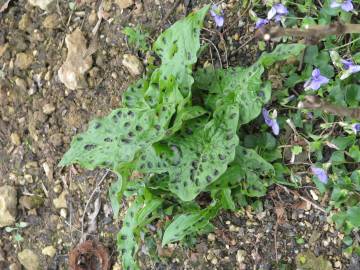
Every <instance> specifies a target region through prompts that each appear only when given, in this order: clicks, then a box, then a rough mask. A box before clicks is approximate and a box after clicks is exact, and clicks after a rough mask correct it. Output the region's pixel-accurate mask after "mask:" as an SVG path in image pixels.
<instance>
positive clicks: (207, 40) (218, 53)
mask: <svg viewBox="0 0 360 270" xmlns="http://www.w3.org/2000/svg"><path fill="white" fill-rule="evenodd" d="M200 39H201V40H204V41H205V42H207V43H209V44H210V45H212V46H213V47H214V49H215V51H216V54H217V56H218V58H219V62H220V68H223V65H222V61H221V56H220V52H219V50H218V48H217V47H216V45H215V44H214V42H212V41H211V40H210V39H207V38H200Z"/></svg>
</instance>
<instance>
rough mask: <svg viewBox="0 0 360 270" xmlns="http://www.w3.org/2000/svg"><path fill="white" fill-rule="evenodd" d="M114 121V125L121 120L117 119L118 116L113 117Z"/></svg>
mask: <svg viewBox="0 0 360 270" xmlns="http://www.w3.org/2000/svg"><path fill="white" fill-rule="evenodd" d="M112 120H113V121H114V123H117V122H119V120H118V118H117V117H116V115H113V116H112Z"/></svg>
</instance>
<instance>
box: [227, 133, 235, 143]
mask: <svg viewBox="0 0 360 270" xmlns="http://www.w3.org/2000/svg"><path fill="white" fill-rule="evenodd" d="M232 138H233V134H231V133H229V134H227V135H226V137H225V139H226V140H227V141H230V140H231V139H232Z"/></svg>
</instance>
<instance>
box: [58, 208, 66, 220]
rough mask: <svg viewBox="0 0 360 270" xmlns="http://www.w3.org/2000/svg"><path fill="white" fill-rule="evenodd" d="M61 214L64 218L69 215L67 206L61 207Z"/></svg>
mask: <svg viewBox="0 0 360 270" xmlns="http://www.w3.org/2000/svg"><path fill="white" fill-rule="evenodd" d="M60 216H62V217H63V218H66V217H67V211H66V209H65V208H62V209H60Z"/></svg>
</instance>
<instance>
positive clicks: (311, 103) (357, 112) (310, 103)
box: [298, 96, 360, 120]
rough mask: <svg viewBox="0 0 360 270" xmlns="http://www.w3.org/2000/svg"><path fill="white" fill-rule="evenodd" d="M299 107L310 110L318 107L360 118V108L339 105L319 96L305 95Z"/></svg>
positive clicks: (341, 114) (345, 115) (336, 113)
mask: <svg viewBox="0 0 360 270" xmlns="http://www.w3.org/2000/svg"><path fill="white" fill-rule="evenodd" d="M298 108H300V109H310V110H313V109H318V110H322V111H324V112H326V113H330V114H334V115H337V116H341V117H350V118H353V119H356V120H360V108H346V107H342V106H337V105H334V104H331V103H329V102H327V101H324V100H322V99H321V98H320V97H317V96H305V100H304V101H301V102H299V104H298Z"/></svg>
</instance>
